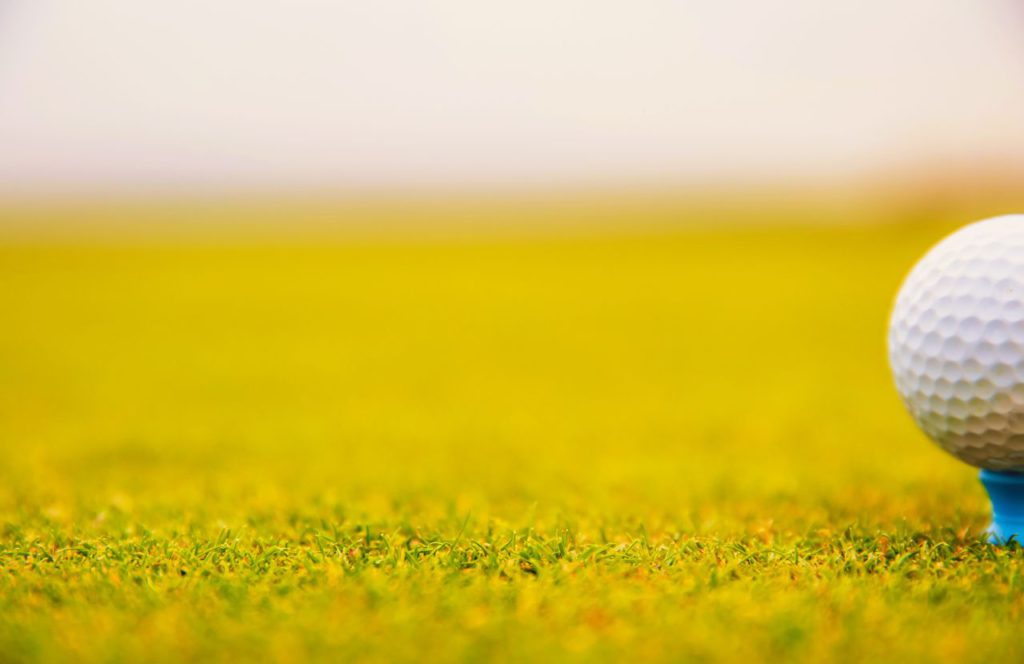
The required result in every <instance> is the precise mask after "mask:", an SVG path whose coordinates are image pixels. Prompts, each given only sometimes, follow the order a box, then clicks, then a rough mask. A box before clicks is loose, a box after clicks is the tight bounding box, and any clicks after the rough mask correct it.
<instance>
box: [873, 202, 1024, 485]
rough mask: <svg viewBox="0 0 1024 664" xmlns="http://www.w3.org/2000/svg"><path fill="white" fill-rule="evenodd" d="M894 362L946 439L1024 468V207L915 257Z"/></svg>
mask: <svg viewBox="0 0 1024 664" xmlns="http://www.w3.org/2000/svg"><path fill="white" fill-rule="evenodd" d="M889 363H890V364H891V366H892V371H893V375H894V376H895V379H896V388H897V390H898V391H899V393H900V396H901V397H902V399H903V402H904V404H905V405H906V407H907V409H908V410H909V411H910V413H911V415H913V417H914V419H915V420H916V421H917V423H918V425H919V426H920V427H921V429H923V430H924V432H925V433H926V434H927V435H928V436H929V437H930V438H931V439H932V440H934V441H935V442H936V443H938V444H939V445H940V446H941V447H942V448H943V449H945V450H946V451H947V452H949V453H950V454H952V455H953V456H955V457H957V458H959V459H961V460H963V461H966V462H967V463H969V464H971V465H973V466H977V467H979V468H985V469H989V470H1000V471H1003V470H1010V471H1024V215H1010V216H1004V217H995V218H993V219H987V220H985V221H979V222H977V223H974V224H971V225H969V226H966V227H964V228H962V229H960V230H959V231H957V232H955V233H953V234H952V235H950V236H949V237H947V238H946V239H944V240H943V241H942V242H940V243H939V244H938V245H936V246H935V247H934V248H932V249H931V251H929V252H928V253H927V254H926V255H925V256H924V258H922V259H921V260H920V262H918V263H917V265H915V266H914V268H913V270H911V272H910V274H909V275H908V276H907V278H906V281H904V283H903V286H902V287H901V288H900V291H899V295H897V297H896V304H895V306H894V308H893V312H892V319H891V321H890V325H889Z"/></svg>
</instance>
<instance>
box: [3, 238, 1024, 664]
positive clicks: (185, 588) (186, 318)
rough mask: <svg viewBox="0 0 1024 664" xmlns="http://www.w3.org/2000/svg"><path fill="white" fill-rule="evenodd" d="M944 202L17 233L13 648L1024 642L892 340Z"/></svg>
mask: <svg viewBox="0 0 1024 664" xmlns="http://www.w3.org/2000/svg"><path fill="white" fill-rule="evenodd" d="M948 228H949V225H948V224H946V225H943V226H942V227H939V226H929V225H921V224H916V225H910V226H907V225H885V224H881V225H869V226H863V227H857V226H835V227H828V228H816V229H814V228H810V227H805V228H801V227H797V226H793V227H782V226H771V227H766V226H761V227H756V228H749V229H731V230H721V231H716V230H713V229H703V230H690V231H686V230H675V231H673V230H667V229H662V230H656V229H655V230H649V231H646V232H634V233H625V232H616V231H614V230H613V229H610V228H609V229H605V230H603V231H601V232H600V233H597V234H590V235H587V234H585V233H582V232H579V233H564V234H562V235H560V236H559V235H554V234H546V235H545V234H535V235H534V236H532V237H526V236H524V237H519V238H517V237H504V238H502V239H498V238H490V239H488V238H487V237H483V236H476V237H467V236H463V237H461V238H460V239H444V238H443V237H432V238H426V239H423V238H421V239H420V240H417V241H414V240H412V239H407V240H399V239H393V240H388V239H376V240H375V239H372V238H370V237H362V238H361V239H358V240H354V239H350V240H348V241H346V240H345V239H344V238H341V237H335V236H324V237H323V238H320V239H319V240H317V238H316V237H312V236H310V237H295V238H292V239H291V240H288V239H281V238H278V240H277V241H276V242H275V243H270V242H267V241H260V242H248V243H247V242H244V241H243V239H244V238H242V237H241V236H238V235H234V236H232V235H226V236H225V237H222V238H219V239H217V240H215V241H211V240H210V238H206V239H200V240H197V241H195V242H189V241H182V240H181V239H180V238H179V239H176V240H174V241H167V242H162V243H161V242H155V241H154V242H149V243H147V242H145V241H144V240H141V239H139V238H138V237H136V238H135V239H134V240H131V241H130V242H122V243H116V242H100V241H96V242H91V243H90V242H64V243H62V242H60V241H57V240H48V241H40V242H35V243H33V242H32V241H26V240H25V239H24V238H21V239H17V240H16V241H15V240H12V241H10V242H7V243H6V244H4V245H3V246H2V248H0V311H2V312H3V321H4V322H3V325H0V661H14V662H19V661H29V662H30V661H86V662H91V661H143V660H144V661H185V660H187V661H210V660H234V661H244V660H254V661H263V660H269V661H305V660H307V659H311V658H312V659H322V660H338V659H355V660H361V661H394V660H419V661H466V660H470V661H475V660H484V659H496V660H514V661H523V660H534V661H537V660H540V661H554V660H570V661H572V660H581V661H582V660H586V661H629V660H635V659H641V658H644V659H654V660H673V661H678V660H694V661H728V660H736V659H740V658H744V659H754V660H769V661H804V662H820V661H823V660H839V661H883V660H884V661H902V662H908V661H956V662H969V661H997V660H1002V661H1008V660H1014V659H1017V658H1018V656H1019V653H1020V652H1022V648H1024V631H1021V630H1020V628H1019V621H1020V619H1021V614H1022V608H1024V602H1022V590H1024V577H1022V572H1024V565H1022V562H1021V561H1022V558H1021V553H1020V551H1019V550H1018V549H1016V548H1014V549H994V548H992V547H989V546H988V545H986V544H984V543H983V541H982V534H981V532H982V530H983V528H984V527H985V525H986V521H987V509H988V507H987V504H986V500H985V496H984V494H983V492H982V490H981V488H980V487H979V486H978V485H977V482H976V479H975V472H974V471H973V470H971V469H970V468H967V467H965V466H963V465H961V464H959V463H958V462H956V461H955V460H953V459H952V458H949V457H947V456H946V455H944V454H943V453H941V452H940V451H939V450H938V449H937V448H936V447H934V446H932V445H930V444H929V443H927V442H926V441H925V440H924V439H923V438H922V437H921V436H920V434H918V433H917V432H916V430H915V429H914V427H913V425H912V423H911V422H910V420H909V418H908V417H907V416H906V415H905V414H904V412H903V410H902V408H901V406H900V404H899V402H898V400H897V398H896V396H895V394H894V391H893V389H892V388H891V386H890V380H889V376H888V370H887V368H886V364H885V357H884V329H885V319H886V315H887V311H888V307H889V303H890V299H891V297H892V294H893V292H894V290H895V288H896V287H897V285H898V283H899V280H900V279H901V277H902V275H903V274H904V272H905V271H906V270H907V268H908V267H909V265H910V264H911V263H912V262H913V261H914V260H915V259H916V257H917V256H919V255H920V253H921V252H922V251H923V250H924V249H925V248H926V247H927V246H928V245H929V244H931V243H932V242H933V241H934V240H935V239H936V238H937V237H938V236H940V235H941V234H942V233H943V232H944V231H946V230H948ZM232 237H233V238H234V239H232Z"/></svg>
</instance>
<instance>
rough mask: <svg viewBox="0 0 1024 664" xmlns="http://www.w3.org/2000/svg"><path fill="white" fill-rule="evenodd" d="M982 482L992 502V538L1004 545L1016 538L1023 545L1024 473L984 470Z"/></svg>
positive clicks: (992, 540)
mask: <svg viewBox="0 0 1024 664" xmlns="http://www.w3.org/2000/svg"><path fill="white" fill-rule="evenodd" d="M981 483H982V484H983V485H985V490H986V491H988V497H989V499H991V501H992V525H991V526H989V529H988V532H989V541H990V542H991V543H993V544H998V545H1003V544H1008V543H1009V542H1010V540H1011V539H1013V540H1016V541H1017V543H1018V544H1022V545H1024V474H1022V473H1008V472H999V471H995V470H983V471H981Z"/></svg>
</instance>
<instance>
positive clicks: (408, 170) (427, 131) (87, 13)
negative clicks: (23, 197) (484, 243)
mask: <svg viewBox="0 0 1024 664" xmlns="http://www.w3.org/2000/svg"><path fill="white" fill-rule="evenodd" d="M976 157H980V158H1004V159H1010V160H1012V159H1016V158H1018V157H1020V158H1024V7H1021V8H1019V7H1017V3H1016V2H1014V0H987V1H986V0H977V1H969V0H903V1H900V0H894V1H885V0H858V1H857V2H822V1H821V0H784V1H782V2H757V1H755V0H747V1H741V0H717V1H711V0H708V1H704V2H692V1H690V2H687V1H685V0H630V1H626V0H619V1H615V2H611V1H603V0H516V1H514V2H501V3H499V2H489V1H487V0H358V1H357V0H347V1H346V0H330V1H328V0H174V1H164V2H160V1H159V0H153V1H140V0H88V1H87V2H86V1H82V0H5V1H4V2H2V3H0V190H7V191H11V190H14V191H19V190H26V189H33V188H35V189H38V188H43V189H47V188H52V187H61V188H76V189H90V188H99V189H105V188H115V189H116V188H140V187H142V188H145V187H161V186H172V187H173V186H186V187H187V186H208V187H215V188H216V187H247V186H281V187H290V186H314V187H322V186H341V187H347V186H351V187H361V186H377V185H384V186H390V185H397V186H403V185H414V186H423V185H426V186H430V185H445V186H447V185H452V184H454V185H485V186H492V185H496V184H506V183H512V184H527V185H529V184H535V183H558V182H576V181H586V180H594V179H596V180H605V179H610V180H622V181H643V180H645V179H656V180H666V179H669V180H670V179H673V178H677V179H686V178H690V179H704V180H707V179H711V180H713V179H717V178H724V179H729V178H742V179H747V180H749V179H751V178H758V177H766V178H767V177H779V176H780V175H787V174H789V175H792V176H794V177H803V176H838V177H842V176H845V175H850V174H858V173H864V172H869V171H872V170H877V169H892V168H899V167H900V166H901V165H902V164H912V163H925V162H928V161H935V162H939V163H941V162H942V161H943V160H949V161H951V162H953V161H956V160H969V159H972V158H976Z"/></svg>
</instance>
